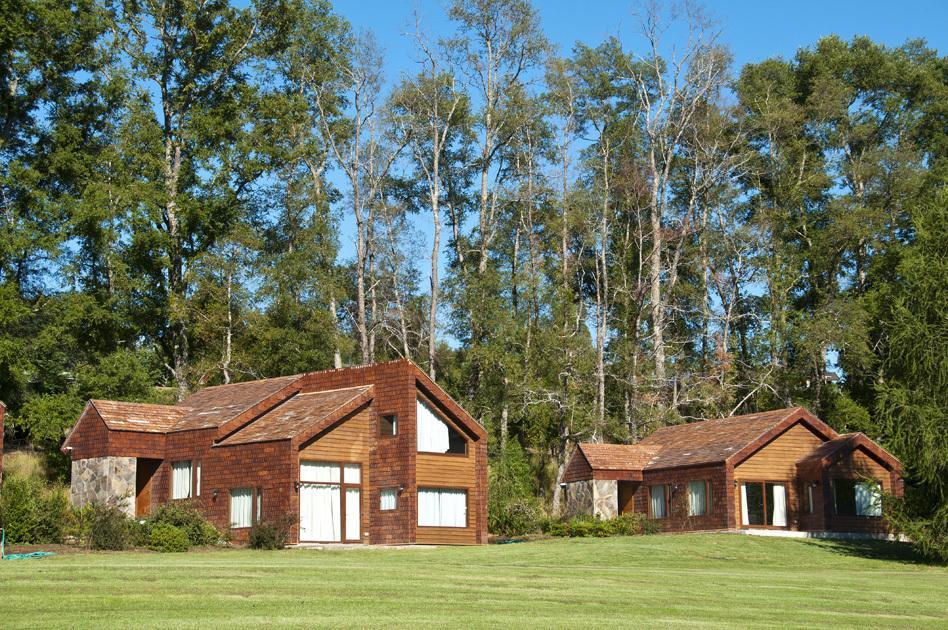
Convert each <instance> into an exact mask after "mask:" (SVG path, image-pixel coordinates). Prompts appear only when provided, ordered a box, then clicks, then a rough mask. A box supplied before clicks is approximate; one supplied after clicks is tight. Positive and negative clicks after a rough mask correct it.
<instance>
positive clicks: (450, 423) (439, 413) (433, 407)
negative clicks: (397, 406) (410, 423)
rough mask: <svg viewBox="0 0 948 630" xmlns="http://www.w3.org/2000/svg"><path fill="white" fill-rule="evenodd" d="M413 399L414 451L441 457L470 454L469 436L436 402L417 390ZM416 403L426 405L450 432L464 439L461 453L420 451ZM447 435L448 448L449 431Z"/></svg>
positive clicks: (449, 440) (449, 441)
mask: <svg viewBox="0 0 948 630" xmlns="http://www.w3.org/2000/svg"><path fill="white" fill-rule="evenodd" d="M415 401H416V406H415V436H416V439H415V452H416V453H419V454H422V455H439V456H443V457H467V456H468V455H470V453H471V447H470V442H471V439H470V437H469V436H468V435H467V434H466V433H465V432H464V431H462V430H461V428H460V427H459V426H458V425H457V424H455V423H454V421H452V420H450V419H448V417H447V416H446V415H445V414H444V413H443V412H442V411H441V409H440V408H439V407H438V405H436V404H435V403H434V401H432V400H431V399H430V398H428V397H427V396H425V395H424V394H422V393H421V392H417V395H416V397H415ZM417 403H421V404H424V405H425V406H426V407H428V408H429V409H431V411H432V413H433V414H434V415H435V417H436V418H437V419H438V420H440V421H441V422H443V423H445V424H446V425H447V426H448V431H449V432H450V431H454V432H455V433H457V434H458V435H459V436H460V437H461V439H462V440H463V441H464V452H463V453H451V452H445V453H439V452H438V451H422V450H420V449H419V448H418V440H417V434H418V406H417ZM448 436H449V437H448V444H449V448H450V443H451V438H450V433H449V434H448Z"/></svg>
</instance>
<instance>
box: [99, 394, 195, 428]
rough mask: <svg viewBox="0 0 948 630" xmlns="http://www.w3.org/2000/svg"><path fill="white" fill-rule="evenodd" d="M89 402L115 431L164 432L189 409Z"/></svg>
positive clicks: (105, 401) (112, 402) (128, 403)
mask: <svg viewBox="0 0 948 630" xmlns="http://www.w3.org/2000/svg"><path fill="white" fill-rule="evenodd" d="M89 402H90V404H91V405H92V406H93V407H95V410H96V411H97V412H98V414H99V416H101V417H102V420H104V421H105V424H106V425H107V426H108V427H109V428H110V429H112V430H115V431H142V432H145V433H166V432H168V431H170V430H171V429H172V428H174V426H175V425H176V424H177V423H178V422H180V421H181V419H182V418H184V417H185V416H186V415H187V414H188V413H189V412H190V411H191V410H190V409H188V408H186V407H175V406H172V405H150V404H145V403H131V402H120V401H117V400H91V401H89Z"/></svg>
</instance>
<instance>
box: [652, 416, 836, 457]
mask: <svg viewBox="0 0 948 630" xmlns="http://www.w3.org/2000/svg"><path fill="white" fill-rule="evenodd" d="M798 420H803V421H804V422H805V423H806V424H807V425H808V426H809V428H810V429H812V430H814V431H815V432H817V433H819V434H821V435H822V436H823V437H824V439H832V438H834V437H836V432H835V431H833V430H832V429H831V428H829V427H828V426H827V425H825V424H823V422H821V421H820V420H819V419H818V418H816V417H815V416H814V415H813V414H811V413H810V412H808V411H807V410H806V409H804V408H802V407H792V408H788V409H775V410H773V411H765V412H761V413H751V414H746V415H742V416H730V417H727V418H715V419H713V420H704V421H702V422H691V423H689V424H678V425H674V426H669V427H663V428H661V429H658V430H657V431H655V432H654V433H652V434H651V435H650V436H648V437H647V438H645V439H644V440H642V441H641V442H639V444H640V445H645V446H653V447H658V448H659V449H660V450H659V452H658V454H657V455H656V456H655V457H654V458H653V460H652V461H651V462H650V463H649V465H648V468H649V469H661V468H674V467H678V466H694V465H698V464H714V463H722V462H725V461H731V462H732V463H738V462H739V461H742V460H743V459H746V457H748V456H749V455H751V454H752V453H753V452H756V451H757V449H759V448H760V447H761V446H763V445H764V444H766V443H767V442H769V441H770V440H771V439H773V438H774V437H776V436H777V435H779V434H780V433H781V432H783V431H784V430H786V429H787V428H788V427H789V426H790V425H792V424H794V423H795V422H796V421H798Z"/></svg>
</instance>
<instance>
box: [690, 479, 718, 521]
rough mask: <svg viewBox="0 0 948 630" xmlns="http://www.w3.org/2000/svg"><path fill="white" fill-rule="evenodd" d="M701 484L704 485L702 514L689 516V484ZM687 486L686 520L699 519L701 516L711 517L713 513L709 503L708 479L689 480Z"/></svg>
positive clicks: (709, 489)
mask: <svg viewBox="0 0 948 630" xmlns="http://www.w3.org/2000/svg"><path fill="white" fill-rule="evenodd" d="M696 482H701V483H703V484H704V512H702V513H701V514H691V484H692V483H696ZM686 483H687V484H688V486H687V488H688V518H701V517H702V516H711V514H712V513H713V512H714V507H713V503H712V501H711V480H710V479H689V480H688V481H687V482H686Z"/></svg>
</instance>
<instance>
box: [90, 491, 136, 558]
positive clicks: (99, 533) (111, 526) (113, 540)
mask: <svg viewBox="0 0 948 630" xmlns="http://www.w3.org/2000/svg"><path fill="white" fill-rule="evenodd" d="M87 518H89V521H90V522H89V534H88V539H87V540H88V545H89V546H90V547H92V548H93V549H101V550H107V551H122V550H123V549H127V548H128V547H129V546H130V543H131V536H130V529H131V521H130V519H129V518H128V516H127V515H126V514H125V512H124V511H122V510H121V509H120V508H119V507H118V506H117V505H115V504H114V503H107V504H105V503H90V504H89V506H88V516H87Z"/></svg>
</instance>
